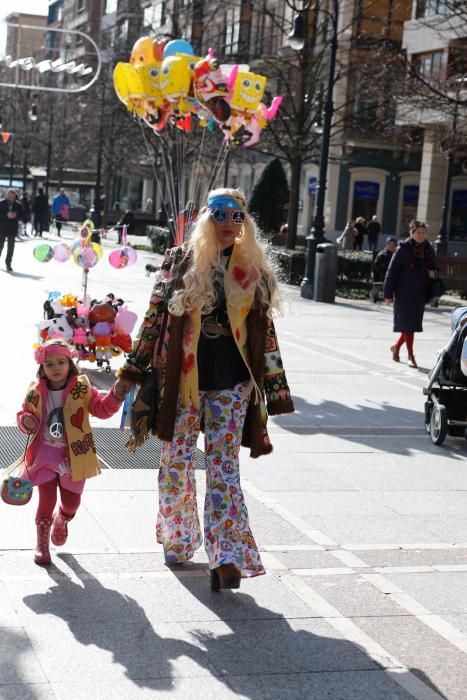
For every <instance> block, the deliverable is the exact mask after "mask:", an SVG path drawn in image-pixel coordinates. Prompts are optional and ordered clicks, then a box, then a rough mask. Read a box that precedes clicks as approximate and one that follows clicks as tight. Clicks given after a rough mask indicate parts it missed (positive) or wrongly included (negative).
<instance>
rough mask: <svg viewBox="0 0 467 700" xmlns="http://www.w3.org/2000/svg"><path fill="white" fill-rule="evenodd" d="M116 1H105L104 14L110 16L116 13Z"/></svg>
mask: <svg viewBox="0 0 467 700" xmlns="http://www.w3.org/2000/svg"><path fill="white" fill-rule="evenodd" d="M117 5H118V0H106V3H105V14H106V15H110V14H112V13H113V12H117Z"/></svg>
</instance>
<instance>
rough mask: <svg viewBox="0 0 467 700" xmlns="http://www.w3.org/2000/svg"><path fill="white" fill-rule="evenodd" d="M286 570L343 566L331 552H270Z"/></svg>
mask: <svg viewBox="0 0 467 700" xmlns="http://www.w3.org/2000/svg"><path fill="white" fill-rule="evenodd" d="M272 554H273V555H274V557H275V558H276V559H278V560H279V561H280V562H281V563H282V564H283V565H284V566H285V567H287V568H288V569H332V568H335V567H336V566H345V564H343V563H342V562H341V561H340V560H339V559H337V558H336V557H334V556H333V555H332V552H307V551H301V552H300V551H290V552H280V551H279V552H278V551H274V552H272Z"/></svg>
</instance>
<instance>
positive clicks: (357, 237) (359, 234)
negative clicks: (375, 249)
mask: <svg viewBox="0 0 467 700" xmlns="http://www.w3.org/2000/svg"><path fill="white" fill-rule="evenodd" d="M366 233H367V230H366V223H365V219H364V218H363V216H359V217H358V218H357V219H355V234H354V239H353V249H354V250H361V249H362V248H363V239H364V238H365V236H366Z"/></svg>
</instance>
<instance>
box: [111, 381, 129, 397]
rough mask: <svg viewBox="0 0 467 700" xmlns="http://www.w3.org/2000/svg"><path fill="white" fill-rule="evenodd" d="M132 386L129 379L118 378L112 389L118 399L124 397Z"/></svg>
mask: <svg viewBox="0 0 467 700" xmlns="http://www.w3.org/2000/svg"><path fill="white" fill-rule="evenodd" d="M132 386H133V384H132V382H130V381H128V379H117V381H116V382H115V384H114V385H113V387H112V391H113V393H114V394H115V396H116V397H117V399H124V398H125V396H126V395H127V394H128V392H129V391H130V390H131V388H132Z"/></svg>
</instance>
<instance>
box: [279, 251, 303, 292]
mask: <svg viewBox="0 0 467 700" xmlns="http://www.w3.org/2000/svg"><path fill="white" fill-rule="evenodd" d="M271 256H272V258H273V259H274V261H275V263H276V264H277V266H278V268H279V279H280V281H281V282H285V283H286V284H296V285H299V284H300V282H301V281H302V279H303V277H304V275H305V264H306V249H305V248H297V249H295V250H288V249H287V248H277V247H274V246H273V247H272V248H271Z"/></svg>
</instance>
